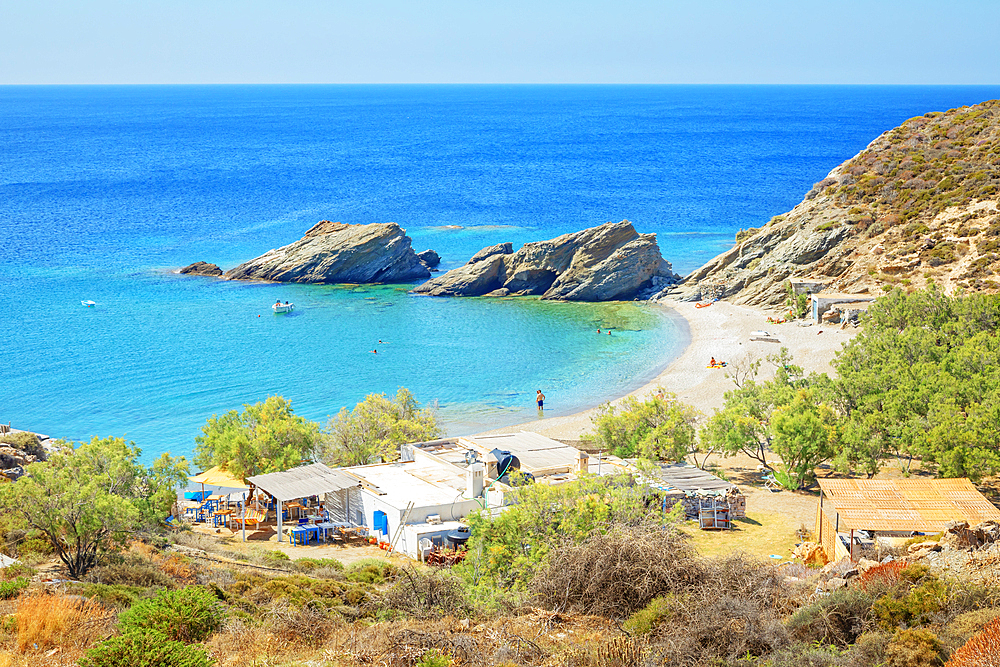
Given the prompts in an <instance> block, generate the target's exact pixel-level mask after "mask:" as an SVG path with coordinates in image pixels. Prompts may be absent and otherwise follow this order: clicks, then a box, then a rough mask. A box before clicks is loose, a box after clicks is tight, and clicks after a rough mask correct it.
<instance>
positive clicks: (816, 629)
mask: <svg viewBox="0 0 1000 667" xmlns="http://www.w3.org/2000/svg"><path fill="white" fill-rule="evenodd" d="M873 601H874V600H873V598H872V596H871V595H869V594H868V593H867V592H865V591H864V590H862V589H861V588H860V587H859V588H855V587H851V588H841V589H840V590H837V591H834V592H833V593H831V594H830V595H827V596H824V597H821V598H819V599H817V600H815V601H814V602H812V603H810V604H808V605H805V606H804V607H802V608H800V609H799V610H798V611H796V612H795V613H794V614H793V615H792V617H791V618H790V619H789V620H788V622H787V624H786V625H787V627H788V629H789V631H790V632H791V633H792V635H793V636H794V637H795V638H796V639H799V640H801V641H805V642H819V643H822V644H835V645H837V646H847V645H848V644H852V643H854V642H855V640H856V639H857V638H858V637H860V636H861V635H862V634H863V633H865V632H866V631H870V630H873V629H875V621H874V617H873V614H872V602H873Z"/></svg>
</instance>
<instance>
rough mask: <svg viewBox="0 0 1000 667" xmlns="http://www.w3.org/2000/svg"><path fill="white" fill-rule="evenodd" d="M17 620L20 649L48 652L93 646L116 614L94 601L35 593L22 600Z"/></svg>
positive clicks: (18, 604) (18, 606) (22, 650)
mask: <svg viewBox="0 0 1000 667" xmlns="http://www.w3.org/2000/svg"><path fill="white" fill-rule="evenodd" d="M16 618H17V620H16V627H17V648H18V650H19V651H21V652H24V651H29V650H30V651H46V650H48V649H51V648H54V647H57V646H58V647H62V648H64V649H65V648H67V647H76V648H86V647H89V646H90V645H92V644H93V643H94V642H95V641H97V640H98V639H99V638H100V637H102V636H104V635H106V634H107V633H108V631H109V628H110V627H111V623H112V621H113V620H114V613H113V612H108V611H106V610H105V609H104V608H103V607H102V606H101V605H100V604H99V603H97V602H94V601H93V600H83V601H81V600H80V599H79V598H77V597H75V596H68V595H62V594H58V595H48V594H46V593H44V592H35V593H30V594H27V595H24V596H22V597H21V598H20V599H19V600H18V602H17V617H16Z"/></svg>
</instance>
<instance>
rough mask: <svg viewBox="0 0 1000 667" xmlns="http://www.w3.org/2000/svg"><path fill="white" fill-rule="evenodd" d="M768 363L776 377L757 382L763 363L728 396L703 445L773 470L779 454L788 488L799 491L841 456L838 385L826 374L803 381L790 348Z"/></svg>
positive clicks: (708, 427)
mask: <svg viewBox="0 0 1000 667" xmlns="http://www.w3.org/2000/svg"><path fill="white" fill-rule="evenodd" d="M767 360H768V361H769V362H770V363H772V364H773V365H774V366H775V373H774V377H773V378H772V379H771V380H768V381H766V382H758V381H757V379H756V378H757V372H758V368H759V365H757V364H753V365H751V366H749V371H748V373H747V375H746V376H745V377H743V378H742V381H741V383H740V385H739V386H737V387H736V388H735V389H733V390H731V391H728V392H726V396H725V399H726V403H725V406H724V407H723V408H722V410H716V412H715V414H714V415H712V417H710V418H709V420H708V422H707V423H706V424H705V426H704V427H703V428H702V430H701V434H700V435H701V446H702V447H703V448H711V449H713V450H715V451H719V452H721V453H722V454H723V455H726V456H733V455H735V454H738V453H741V452H742V453H743V454H746V455H747V456H749V457H751V458H753V459H755V460H756V461H759V462H760V463H761V464H762V465H763V466H764V467H766V468H768V469H773V467H772V465H771V461H770V460H769V459H768V457H767V452H768V451H773V452H774V453H776V454H777V455H778V456H780V457H781V459H782V465H781V466H780V467H779V469H778V470H777V471H776V472H777V473H779V475H778V477H777V479H778V480H779V481H780V482H781V483H782V485H784V486H787V487H790V488H793V489H798V488H802V487H804V486H807V485H808V484H809V483H810V482H811V481H812V470H813V468H815V467H816V466H817V465H819V464H820V463H822V462H823V461H826V460H828V459H829V458H831V457H832V456H833V455H834V453H835V443H836V421H837V420H836V414H835V411H834V409H833V408H832V407H831V405H830V404H831V402H832V400H833V398H834V386H833V382H832V381H831V380H830V378H829V377H827V376H826V375H825V374H816V373H811V374H810V375H809V376H808V377H803V372H802V368H800V367H799V366H796V365H794V364H793V363H792V359H791V357H790V356H789V355H788V349H787V348H781V351H780V352H779V353H778V354H774V355H771V356H769V357H768V358H767Z"/></svg>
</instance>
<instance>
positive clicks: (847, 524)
mask: <svg viewBox="0 0 1000 667" xmlns="http://www.w3.org/2000/svg"><path fill="white" fill-rule="evenodd" d="M819 486H820V489H821V490H822V494H823V496H825V499H824V500H823V509H824V511H825V512H830V510H831V509H832V510H836V512H837V514H838V515H839V517H840V530H841V531H843V530H844V529H845V528H846V529H855V530H899V531H919V532H939V531H942V530H944V527H945V524H947V523H948V522H949V521H968V522H969V525H970V526H974V525H976V524H978V523H982V522H983V521H988V520H993V521H1000V509H997V508H996V507H995V506H994V505H993V504H992V503H991V502H990V501H989V500H987V499H986V497H985V496H984V495H983V494H981V493H979V491H977V490H976V487H974V486H973V485H972V482H970V481H969V480H968V479H964V478H962V479H896V480H883V479H821V480H819ZM831 506H832V507H831Z"/></svg>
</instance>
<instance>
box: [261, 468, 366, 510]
mask: <svg viewBox="0 0 1000 667" xmlns="http://www.w3.org/2000/svg"><path fill="white" fill-rule="evenodd" d="M247 481H248V482H250V483H251V484H253V485H254V486H256V487H257V488H259V489H262V490H263V491H266V492H267V493H268V494H270V495H271V496H273V497H274V498H276V499H278V500H280V501H282V502H285V501H286V500H295V499H296V498H307V497H309V496H317V495H319V494H321V493H332V492H334V491H340V490H342V489H349V488H351V487H354V486H358V484H359V482H358V480H357V478H355V477H352V476H350V475H348V474H346V473H343V472H340V471H339V470H334V469H333V468H328V467H327V466H325V465H323V464H322V463H312V464H309V465H305V466H300V467H298V468H292V469H291V470H286V471H284V472H271V473H268V474H266V475H254V476H253V477H248V478H247Z"/></svg>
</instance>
